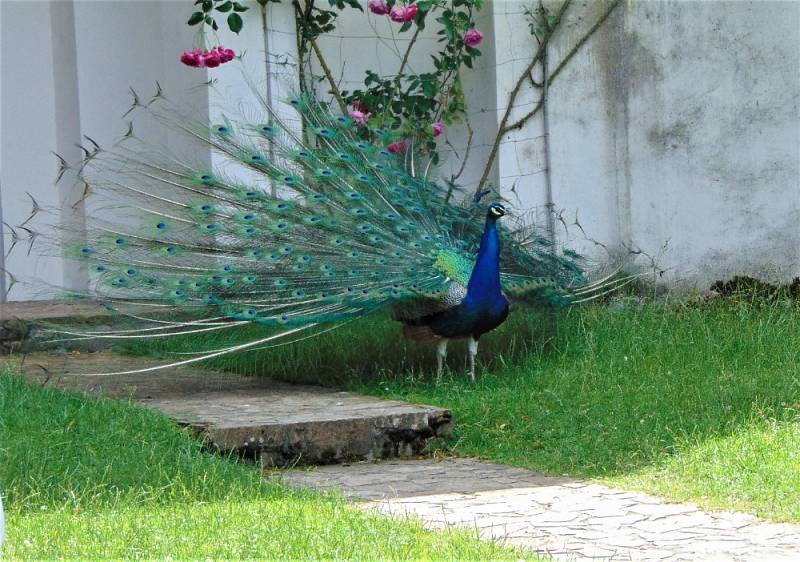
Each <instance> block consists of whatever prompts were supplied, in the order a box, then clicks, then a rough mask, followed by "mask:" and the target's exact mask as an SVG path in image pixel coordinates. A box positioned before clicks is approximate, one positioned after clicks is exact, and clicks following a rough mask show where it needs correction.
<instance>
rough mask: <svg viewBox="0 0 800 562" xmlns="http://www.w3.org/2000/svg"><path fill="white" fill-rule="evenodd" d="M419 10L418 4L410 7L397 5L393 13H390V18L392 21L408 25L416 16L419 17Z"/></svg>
mask: <svg viewBox="0 0 800 562" xmlns="http://www.w3.org/2000/svg"><path fill="white" fill-rule="evenodd" d="M418 9H419V8H417V5H416V4H411V5H410V6H401V5H400V4H395V6H394V8H392V11H391V12H389V17H390V18H391V20H392V21H396V22H400V23H406V22H409V21H412V20H413V19H414V16H416V15H417V10H418Z"/></svg>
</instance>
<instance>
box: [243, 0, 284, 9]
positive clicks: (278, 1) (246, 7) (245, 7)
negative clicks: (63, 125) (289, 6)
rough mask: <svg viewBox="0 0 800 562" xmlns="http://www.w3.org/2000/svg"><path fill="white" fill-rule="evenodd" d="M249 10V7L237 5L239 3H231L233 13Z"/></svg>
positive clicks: (274, 0) (276, 0)
mask: <svg viewBox="0 0 800 562" xmlns="http://www.w3.org/2000/svg"><path fill="white" fill-rule="evenodd" d="M280 1H281V0H272V2H276V3H280ZM249 9H250V7H249V6H242V5H241V4H239V2H234V3H233V11H234V12H246V11H247V10H249Z"/></svg>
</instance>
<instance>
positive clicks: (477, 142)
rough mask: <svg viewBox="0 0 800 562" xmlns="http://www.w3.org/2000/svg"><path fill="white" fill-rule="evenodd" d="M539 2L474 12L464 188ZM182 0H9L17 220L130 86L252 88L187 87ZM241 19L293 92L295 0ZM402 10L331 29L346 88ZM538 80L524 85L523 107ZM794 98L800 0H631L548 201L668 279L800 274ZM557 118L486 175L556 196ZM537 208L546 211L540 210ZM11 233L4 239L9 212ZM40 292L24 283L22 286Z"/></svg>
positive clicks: (260, 64)
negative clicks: (654, 263) (478, 52)
mask: <svg viewBox="0 0 800 562" xmlns="http://www.w3.org/2000/svg"><path fill="white" fill-rule="evenodd" d="M528 4H529V3H524V2H517V1H509V2H500V1H494V2H491V1H490V2H487V3H486V7H485V9H484V11H483V12H482V13H481V15H480V18H479V21H478V26H479V27H480V28H481V29H482V30H483V31H484V33H485V34H486V38H487V39H486V41H484V43H483V45H482V46H481V49H482V50H483V52H484V56H483V57H481V58H480V59H479V61H478V64H477V65H476V68H475V69H474V70H472V71H465V73H464V83H465V89H466V95H467V102H468V107H469V118H470V123H471V126H472V128H473V131H474V138H473V148H472V156H471V158H470V160H469V165H468V166H467V168H466V170H465V172H464V174H463V176H462V177H461V178H460V180H459V183H461V184H462V185H463V186H464V188H465V189H466V190H469V191H472V190H473V189H474V187H475V185H476V183H477V181H478V179H479V177H480V175H481V172H482V170H483V164H484V163H485V161H486V158H487V157H488V154H489V150H490V148H491V143H492V141H493V139H494V135H495V133H496V130H497V124H498V122H499V120H500V118H501V116H502V113H503V111H504V110H505V104H506V100H507V98H508V93H509V91H510V90H511V88H512V87H513V85H514V83H515V81H516V78H517V76H518V75H519V73H520V72H521V71H522V70H523V69H524V68H525V66H526V64H527V62H528V60H530V56H531V55H532V54H533V52H534V51H535V45H534V43H533V41H532V39H531V36H530V32H529V30H528V25H527V21H526V19H525V16H524V7H525V6H527V5H528ZM555 5H557V4H555ZM607 5H608V4H607V2H606V1H589V0H582V1H581V0H575V1H574V2H573V4H572V6H571V7H570V10H569V12H568V14H567V17H566V18H565V21H564V22H562V26H561V28H560V30H559V32H558V35H557V36H556V39H555V41H554V43H553V45H552V48H551V50H550V56H549V64H550V67H551V68H554V67H555V66H557V65H558V63H559V62H560V60H561V59H562V58H563V57H564V56H565V54H566V53H567V52H569V50H570V49H571V48H572V47H573V45H575V43H576V42H577V41H578V40H579V39H580V37H582V36H583V34H584V33H585V31H586V30H587V29H588V28H589V26H591V25H592V24H593V23H594V22H595V21H596V19H597V18H598V17H599V15H600V14H602V13H603V11H604V10H605V8H606V6H607ZM186 11H187V7H186V5H184V4H183V3H180V2H90V1H83V0H79V1H77V2H75V3H74V4H72V3H70V2H55V3H46V2H15V1H4V2H2V4H0V20H1V23H0V25H2V75H1V76H0V78H1V79H2V88H1V89H0V101H1V102H2V114H1V115H0V132H1V133H2V143H1V146H0V150H1V152H0V158H2V163H1V164H2V166H1V167H0V171H1V172H2V176H0V208H1V209H2V213H3V219H4V220H5V221H6V222H8V223H9V224H11V225H15V224H18V223H19V222H21V221H23V220H24V219H25V217H26V216H27V213H28V210H29V208H30V204H29V203H30V202H29V200H28V198H27V196H26V195H25V192H26V191H29V192H31V194H33V195H34V196H35V197H36V198H37V199H38V200H39V201H40V202H42V203H43V204H46V205H51V206H54V207H57V208H62V209H66V208H68V207H70V205H71V203H72V201H74V200H75V199H76V198H78V197H79V196H80V189H81V187H80V186H74V185H72V184H70V182H69V181H67V182H63V183H62V184H60V187H59V190H56V189H54V187H53V185H52V182H53V179H54V177H55V173H56V163H55V160H54V158H53V157H52V155H51V154H50V152H51V151H55V152H59V153H62V154H64V155H65V156H67V157H70V158H75V157H76V156H78V154H79V153H78V151H77V149H76V148H75V147H74V146H73V142H74V141H76V140H78V139H80V137H81V135H84V134H88V135H90V136H92V137H93V138H95V139H97V140H98V141H99V142H101V143H107V142H110V141H112V140H114V139H115V138H116V136H117V135H118V134H119V133H120V132H121V131H122V130H124V126H125V124H124V121H123V120H122V119H121V115H122V113H123V112H124V111H125V110H126V109H127V106H128V103H129V98H128V96H127V94H126V91H127V89H128V86H133V87H135V88H136V89H137V90H141V91H143V92H149V91H151V90H152V88H153V84H154V82H155V81H156V80H158V81H159V82H161V83H162V85H164V86H165V89H166V90H167V91H169V92H170V93H171V95H172V96H173V97H174V96H178V97H179V98H180V99H182V100H185V101H186V103H190V104H192V106H194V107H198V108H199V109H200V110H201V111H208V112H209V113H210V114H211V116H212V119H213V118H215V117H214V116H215V115H218V114H219V112H220V109H219V108H220V106H222V105H224V104H225V103H226V100H230V99H233V98H239V97H244V98H249V97H250V96H251V94H250V93H249V91H248V89H247V86H246V85H245V82H244V80H243V79H242V77H241V70H240V69H239V68H238V67H237V66H234V65H226V66H225V67H222V68H220V69H217V70H216V71H214V77H216V78H217V79H218V80H217V84H218V87H217V88H216V89H215V90H213V91H211V92H210V93H208V91H206V90H203V89H198V88H194V89H192V88H191V87H192V86H195V85H197V84H198V83H200V82H202V81H204V80H205V79H207V77H206V76H205V73H204V72H202V71H198V70H196V69H188V68H185V67H182V66H181V65H180V64H178V63H177V60H176V55H177V54H178V53H180V51H182V50H183V49H185V48H187V47H189V46H191V44H192V41H193V36H192V30H191V29H189V28H188V27H187V26H186V25H185V24H184V21H185V19H186ZM246 19H247V21H246V25H245V31H244V32H243V33H242V36H241V37H233V36H231V35H230V34H226V35H224V36H223V38H224V39H225V40H226V41H225V42H226V43H228V44H230V45H231V46H233V47H234V48H236V49H237V51H243V50H246V51H247V56H246V57H245V67H246V68H247V71H248V72H249V73H250V74H251V75H252V76H254V77H255V80H256V82H257V83H259V84H261V85H262V86H263V85H265V84H266V83H267V82H269V83H270V85H271V93H272V97H273V98H274V99H275V100H280V99H281V98H283V97H285V96H287V95H288V94H289V93H290V92H291V91H293V90H295V89H296V52H295V49H296V43H295V40H294V36H293V34H294V22H293V16H292V13H291V9H290V6H289V4H288V3H286V2H284V3H282V4H269V11H268V18H267V27H268V28H269V29H270V30H271V31H270V32H269V34H268V35H267V37H266V39H267V40H266V42H265V40H264V39H265V38H264V35H263V33H262V32H261V29H262V28H261V26H262V20H261V14H260V11H259V10H258V9H252V10H250V11H249V12H247V13H246ZM396 29H397V25H396V24H390V23H389V22H388V21H387V20H386V18H376V17H374V16H372V15H370V14H361V13H359V12H356V11H354V10H348V11H347V12H346V13H345V15H344V16H343V17H342V18H341V19H340V21H339V25H338V28H337V32H336V34H335V36H333V37H327V38H324V39H322V41H321V43H322V46H323V49H324V50H325V52H326V54H327V55H328V57H329V59H328V62H329V64H330V65H331V67H332V68H333V69H334V73H335V74H336V75H337V77H340V79H341V87H342V88H345V89H352V87H353V86H354V85H356V84H361V83H362V81H363V75H364V70H365V69H366V68H371V69H377V70H379V71H381V72H384V73H391V72H394V71H395V70H396V68H397V67H398V66H399V64H400V58H401V54H402V49H403V47H404V42H405V41H407V40H408V38H409V37H410V33H406V34H402V35H396ZM435 29H436V27H435V24H432V25H431V26H430V28H429V29H428V30H426V31H425V32H424V34H423V36H422V38H421V40H420V44H419V45H418V46H417V47H416V49H415V53H416V56H415V58H414V59H413V60H412V66H413V68H414V69H415V70H417V69H425V68H427V67H428V66H429V64H430V63H429V55H430V52H431V49H433V48H435V46H436V44H435V35H434V33H435ZM376 37H377V39H376ZM265 48H268V49H269V54H266V55H265ZM267 63H269V64H267ZM536 99H537V98H536V97H535V93H534V92H532V91H530V90H524V91H523V93H522V94H521V96H520V98H519V99H518V107H517V109H516V111H515V113H514V115H515V116H518V115H521V114H523V113H524V112H525V111H528V110H529V109H530V108H531V107H532V106H533V104H534V103H535V102H536ZM798 104H800V2H796V1H792V2H779V1H776V2H771V1H762V2H743V1H737V2H720V1H715V2H699V1H698V2H694V1H685V2H677V1H675V2H655V1H646V2H645V1H641V2H627V1H623V2H622V3H621V5H620V6H619V7H618V8H617V9H616V10H615V11H614V12H613V14H612V15H611V17H610V18H609V19H608V20H607V21H606V23H605V24H604V25H603V26H602V27H601V28H600V29H599V31H598V32H597V33H595V34H594V35H593V36H592V37H591V39H589V41H588V42H587V43H586V44H585V45H584V47H583V48H582V49H581V50H580V51H579V52H578V53H577V55H576V56H575V57H574V58H573V59H572V60H571V61H570V63H569V65H568V66H566V67H565V69H564V70H563V72H562V73H561V74H560V75H559V76H558V78H557V80H556V81H554V82H553V84H552V85H551V89H550V101H549V103H548V106H547V111H548V116H549V120H550V138H549V142H550V151H551V170H550V171H551V182H552V191H553V199H552V203H553V206H554V208H555V209H556V210H563V212H562V214H561V216H562V217H563V218H564V219H565V221H566V222H568V223H569V222H572V221H573V220H574V218H575V216H577V217H578V219H579V221H580V223H581V225H582V226H583V228H584V230H585V231H586V233H587V235H588V236H590V237H591V238H593V239H596V240H598V241H600V242H602V243H604V244H605V245H606V246H608V247H609V248H611V249H614V248H617V247H620V246H636V247H639V248H641V249H642V250H644V251H646V252H647V253H649V254H651V255H659V264H660V265H661V267H664V268H667V269H668V270H669V273H668V276H667V277H666V278H667V279H672V280H675V279H689V280H692V281H695V282H698V283H701V284H705V283H707V282H708V281H709V280H712V279H715V278H719V277H722V276H725V275H729V274H736V273H751V274H774V275H777V276H780V277H789V276H792V275H797V274H800V229H798V220H799V219H800V110H799V109H798ZM287 116H288V114H287ZM542 117H543V114H542V113H540V114H539V115H537V117H536V118H535V119H533V120H531V121H530V122H529V123H528V124H527V125H526V126H525V127H524V128H522V129H521V130H518V131H514V132H513V133H510V134H508V135H507V136H506V137H505V138H504V139H503V144H502V146H501V149H500V151H499V153H498V158H497V162H496V164H495V168H494V170H493V173H491V174H490V176H489V179H490V181H492V182H495V183H497V184H499V185H500V186H501V187H502V188H503V189H504V193H505V194H506V195H507V196H508V198H509V199H510V200H511V202H512V203H514V204H515V205H516V206H517V207H518V209H519V210H526V209H537V208H538V209H540V210H541V209H542V208H543V206H544V205H546V203H547V197H546V194H545V173H544V169H545V159H544V146H545V139H544V137H543V128H542ZM146 132H147V131H145V133H146ZM466 137H467V135H466V128H465V127H464V126H463V125H462V126H454V127H451V128H450V130H449V131H448V135H447V141H448V143H449V144H447V145H444V144H443V145H442V146H443V155H444V156H445V161H444V164H443V165H442V166H441V170H440V172H441V174H442V175H444V176H449V175H450V174H451V173H452V171H453V169H454V168H455V167H457V166H458V163H459V160H458V158H457V155H460V154H463V151H464V148H465V144H466ZM166 142H171V141H170V139H166ZM512 186H515V188H514V191H513V192H512V191H511V188H512ZM538 220H540V221H544V216H543V213H542V212H539V214H538ZM557 232H558V233H559V236H560V237H561V238H562V239H563V240H567V241H569V242H570V243H572V244H575V245H577V246H578V247H579V248H580V249H582V250H585V251H587V252H588V253H594V254H598V253H600V254H602V253H603V251H602V250H600V246H597V245H595V244H594V243H593V242H591V241H588V240H586V239H584V238H583V237H582V236H581V235H580V232H579V230H578V229H576V228H575V227H573V228H571V229H570V231H569V234H564V230H563V228H561V226H560V223H557ZM4 238H5V248H6V249H7V248H8V246H9V244H10V239H9V238H10V237H9V232H8V229H5V236H4ZM665 245H666V249H664V247H665ZM6 267H7V268H8V269H9V270H10V271H12V272H13V273H14V274H15V275H16V276H17V277H20V278H32V279H43V280H47V281H50V282H52V283H54V284H57V285H60V284H66V285H67V286H70V285H80V283H81V280H82V274H81V272H80V271H78V270H71V269H69V267H66V268H65V267H64V265H63V263H62V261H61V260H60V259H58V258H53V257H47V256H43V255H37V253H36V252H35V251H34V252H33V255H31V256H27V255H26V252H25V251H24V248H23V250H22V251H20V249H19V248H17V249H16V250H15V251H14V253H12V254H11V256H9V258H8V260H7V261H6ZM36 294H37V293H36V291H35V290H33V289H26V288H24V287H17V288H15V289H14V291H13V292H12V293H11V294H10V298H11V299H14V300H21V299H25V298H31V297H33V296H35V295H36Z"/></svg>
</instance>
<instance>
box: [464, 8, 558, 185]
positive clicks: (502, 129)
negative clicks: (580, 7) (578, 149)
mask: <svg viewBox="0 0 800 562" xmlns="http://www.w3.org/2000/svg"><path fill="white" fill-rule="evenodd" d="M571 3H572V0H564V2H563V3H562V4H561V7H560V8H559V9H558V14H557V16H556V17H557V20H556V21H559V22H560V21H561V18H562V17H563V16H564V12H566V11H567V8H568V7H569V5H570V4H571ZM553 31H555V29H549V30H548V31H547V33H545V36H544V37H543V38H542V42H541V44H540V45H539V48H538V49H537V50H536V54H535V55H534V56H533V58H532V59H531V62H530V63H529V64H528V66H527V67H526V68H525V70H524V71H523V73H522V75H521V76H520V77H519V78H518V79H517V83H516V84H515V85H514V89H513V90H511V93H510V94H509V96H508V105H507V106H506V110H505V113H504V114H503V118H502V119H501V120H500V126H499V127H498V128H497V135H495V139H494V143H492V150H491V151H490V152H489V159H488V160H487V162H486V166H485V167H484V169H483V174H482V175H481V179H480V181H479V182H478V187H477V188H476V189H475V193H476V194H477V193H480V192H481V190H482V189H483V186H484V184H485V183H486V180H487V178H488V177H489V172H490V171H491V169H492V166H493V165H494V160H495V158H496V157H497V150H498V149H499V148H500V141H501V140H502V138H503V136H504V135H505V134H506V133H508V127H507V125H508V119H509V118H510V117H511V111H512V110H513V109H514V102H516V101H517V96H518V95H519V92H520V90H521V89H522V85H523V84H524V83H525V80H527V79H528V76H529V75H530V74H531V72H533V67H534V66H536V63H537V62H539V59H541V58H542V54H543V53H544V50H545V48H546V46H547V43H548V41H549V40H550V37H551V36H552V35H553Z"/></svg>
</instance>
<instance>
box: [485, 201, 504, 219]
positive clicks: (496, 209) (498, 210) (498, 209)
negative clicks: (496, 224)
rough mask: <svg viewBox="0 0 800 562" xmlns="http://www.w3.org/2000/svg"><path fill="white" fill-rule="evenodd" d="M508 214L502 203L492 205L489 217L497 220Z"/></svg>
mask: <svg viewBox="0 0 800 562" xmlns="http://www.w3.org/2000/svg"><path fill="white" fill-rule="evenodd" d="M505 214H506V208H505V207H503V205H501V204H500V203H492V204H491V205H489V217H490V218H492V219H494V220H497V219H499V218H500V217H502V216H503V215H505Z"/></svg>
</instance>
